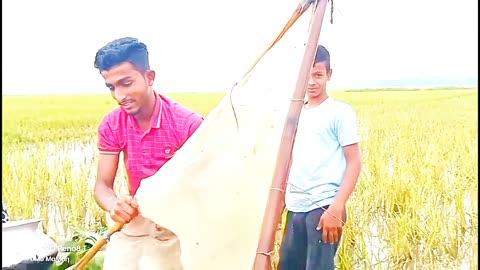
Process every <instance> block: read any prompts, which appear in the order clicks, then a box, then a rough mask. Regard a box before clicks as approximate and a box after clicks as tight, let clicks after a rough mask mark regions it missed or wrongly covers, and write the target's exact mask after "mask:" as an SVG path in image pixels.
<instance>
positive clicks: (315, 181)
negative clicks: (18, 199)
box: [279, 45, 361, 270]
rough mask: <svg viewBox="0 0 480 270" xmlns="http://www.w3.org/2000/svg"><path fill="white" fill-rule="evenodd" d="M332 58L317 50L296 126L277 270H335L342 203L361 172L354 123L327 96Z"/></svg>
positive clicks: (342, 106)
mask: <svg viewBox="0 0 480 270" xmlns="http://www.w3.org/2000/svg"><path fill="white" fill-rule="evenodd" d="M331 75H332V69H331V68H330V54H329V52H328V51H327V49H325V47H323V46H321V45H320V46H318V49H317V53H316V55H315V61H314V65H313V67H312V69H311V71H310V77H309V78H310V79H309V81H308V85H307V96H308V101H307V102H306V103H305V105H304V107H303V109H302V112H301V114H300V119H299V123H298V128H297V133H296V137H295V144H294V147H293V151H292V165H291V168H290V175H289V178H288V182H287V190H286V193H285V204H286V208H287V210H288V212H287V223H286V227H285V232H284V237H283V241H282V245H281V249H280V261H279V269H280V270H331V269H332V270H333V269H334V268H335V263H334V261H335V255H336V252H337V249H338V245H339V242H340V237H341V235H342V228H343V226H344V225H345V222H346V208H345V204H346V202H347V200H348V199H349V197H350V195H351V194H352V192H353V190H354V188H355V185H356V183H357V179H358V176H359V174H360V170H361V154H360V147H359V141H360V139H359V135H358V127H357V119H356V115H355V112H354V110H353V109H352V108H351V107H350V105H348V104H346V103H344V102H341V101H337V100H335V99H333V98H332V97H329V96H328V94H327V91H326V86H327V81H329V80H330V77H331Z"/></svg>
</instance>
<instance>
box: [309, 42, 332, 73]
mask: <svg viewBox="0 0 480 270" xmlns="http://www.w3.org/2000/svg"><path fill="white" fill-rule="evenodd" d="M319 62H326V64H327V70H330V53H329V52H328V50H327V49H326V48H325V47H324V46H323V45H318V48H317V52H316V54H315V61H314V62H313V64H314V65H315V64H316V63H319Z"/></svg>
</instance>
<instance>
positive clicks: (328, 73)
mask: <svg viewBox="0 0 480 270" xmlns="http://www.w3.org/2000/svg"><path fill="white" fill-rule="evenodd" d="M332 73H333V69H330V70H329V71H328V72H327V79H328V80H329V81H330V78H332Z"/></svg>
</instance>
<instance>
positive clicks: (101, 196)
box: [95, 182, 118, 212]
mask: <svg viewBox="0 0 480 270" xmlns="http://www.w3.org/2000/svg"><path fill="white" fill-rule="evenodd" d="M117 199H118V197H117V195H116V194H115V191H114V190H113V188H111V187H109V186H107V185H106V184H105V183H103V182H98V183H97V184H96V185H95V201H96V202H97V204H98V205H99V206H100V208H102V209H103V210H105V211H107V212H108V211H110V208H111V206H112V204H113V202H114V201H115V200H117Z"/></svg>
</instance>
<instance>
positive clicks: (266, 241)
mask: <svg viewBox="0 0 480 270" xmlns="http://www.w3.org/2000/svg"><path fill="white" fill-rule="evenodd" d="M305 1H306V2H308V4H309V5H311V4H312V2H315V1H312V0H305ZM326 4H327V0H318V2H316V4H314V5H313V8H314V9H315V11H314V15H313V20H312V27H311V30H310V36H309V38H308V41H307V45H306V48H305V54H304V57H303V61H302V65H301V67H300V72H299V76H298V80H297V84H296V89H295V91H294V93H293V98H292V103H291V104H290V108H289V111H288V114H287V118H286V121H285V126H284V129H283V134H282V139H281V143H280V147H279V151H278V155H277V163H276V167H275V171H274V175H273V179H272V185H271V188H270V195H269V198H268V202H267V206H266V209H265V214H264V218H263V224H262V229H261V233H260V241H259V243H258V247H257V253H256V255H255V260H254V263H253V270H270V269H272V260H271V256H270V255H271V254H272V252H273V246H274V242H275V234H276V232H277V228H278V224H279V223H280V221H281V216H282V212H283V210H284V208H285V187H286V182H287V177H288V173H289V170H290V164H291V154H292V148H293V143H294V140H295V135H296V132H297V125H298V119H299V117H300V112H301V109H302V106H303V101H304V97H305V93H306V86H307V82H308V76H309V73H310V69H311V68H312V64H313V59H314V57H315V53H316V50H317V46H318V41H319V37H320V32H321V29H322V23H323V17H324V14H325V9H326Z"/></svg>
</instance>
